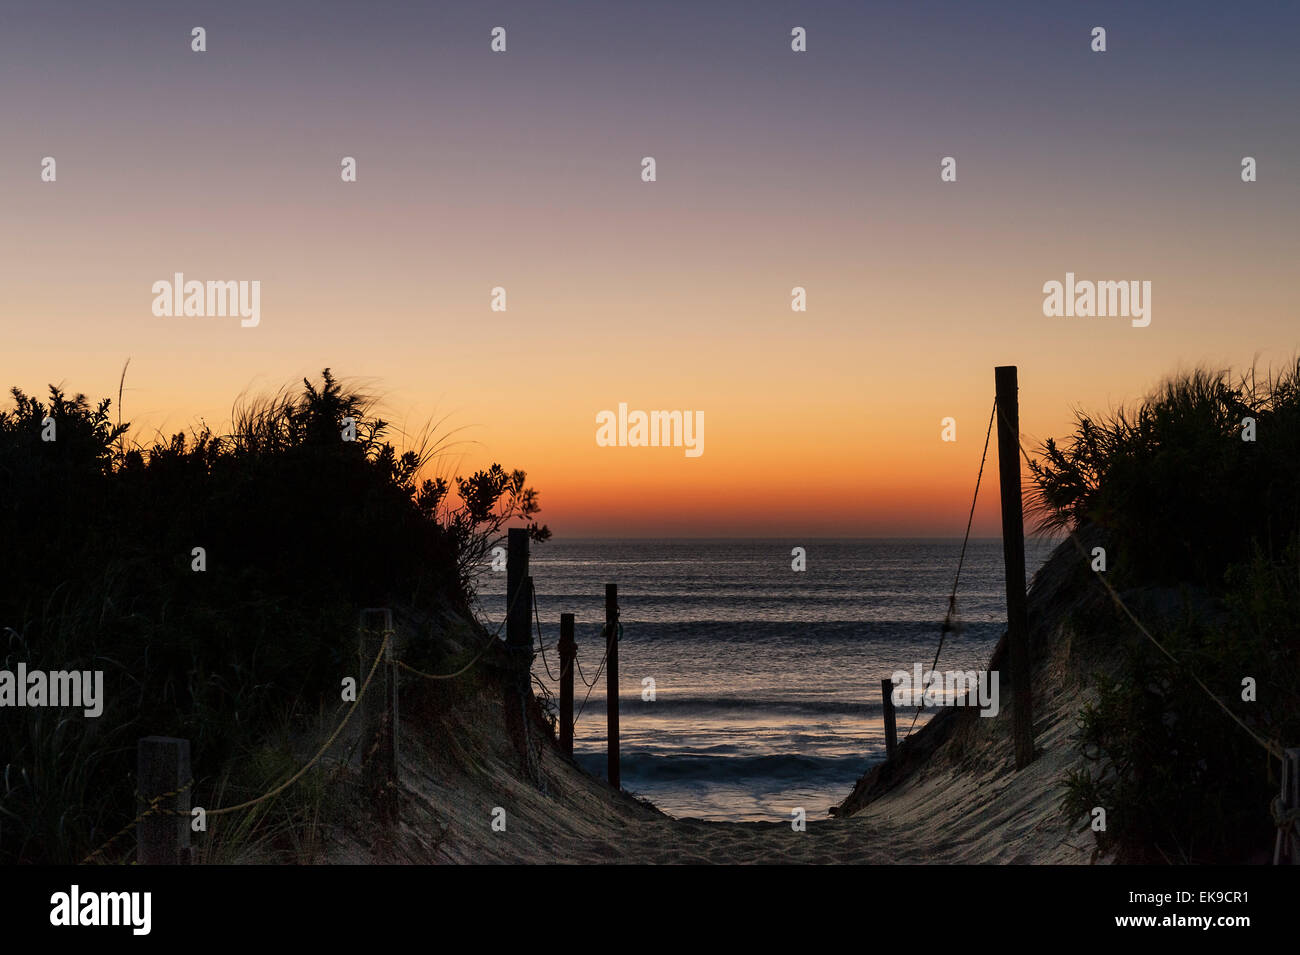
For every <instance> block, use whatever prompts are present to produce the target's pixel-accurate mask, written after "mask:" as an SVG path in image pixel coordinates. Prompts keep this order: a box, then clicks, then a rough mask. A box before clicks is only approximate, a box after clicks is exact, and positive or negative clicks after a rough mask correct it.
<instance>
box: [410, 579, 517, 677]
mask: <svg viewBox="0 0 1300 955" xmlns="http://www.w3.org/2000/svg"><path fill="white" fill-rule="evenodd" d="M522 590H523V588H522V587H520V588H519V589H518V590H516V591H515V595H514V596H513V597H511V598H510V606H509V607H507V608H506V615H505V617H504V618H503V619H502V621H501V623H500V624H498V625H497V629H496V632H495V633H493V634H492V635H491V636H489V637H488V639H487V642H485V643H484V644H483V646H482V647H480V648H479V651H478V653H476V654H474V658H473V659H472V660H470V661H469V663H466V664H465V665H464V666H463V667H461V668H460V669H459V670H457V671H456V672H455V673H425V672H424V671H423V670H417V669H416V668H415V667H413V666H411V665H410V664H408V663H404V662H403V661H401V660H398V661H397V665H398V666H399V667H400V668H401V669H403V670H405V671H407V672H408V673H414V674H415V675H416V676H422V677H424V678H425V679H426V680H454V679H456V677H458V676H460V675H462V674H463V673H465V672H467V671H468V670H469V668H470V667H472V666H473V665H474V664H476V663H478V661H479V660H481V659H482V658H483V654H485V653H487V652H488V650H489V648H491V646H492V644H494V643H496V642H497V639H498V638H499V637H500V636H501V628H502V627H504V626H505V625H506V621H507V620H509V619H510V611H511V610H514V609H515V601H517V600H518V599H519V594H520V592H521V591H522ZM534 600H536V595H534Z"/></svg>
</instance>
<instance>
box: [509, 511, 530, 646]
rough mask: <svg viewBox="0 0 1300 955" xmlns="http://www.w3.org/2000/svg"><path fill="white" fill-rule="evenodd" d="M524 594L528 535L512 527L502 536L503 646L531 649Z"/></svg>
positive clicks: (528, 607) (528, 618) (525, 589)
mask: <svg viewBox="0 0 1300 955" xmlns="http://www.w3.org/2000/svg"><path fill="white" fill-rule="evenodd" d="M531 598H532V594H531V593H529V592H528V531H527V530H526V529H525V528H522V527H512V528H510V530H509V532H508V533H507V535H506V643H507V644H508V645H509V646H510V647H511V648H512V649H519V648H521V647H529V648H531V647H532V645H533V628H532V625H531V620H532V616H533V608H532V607H530V606H529V602H530V600H531Z"/></svg>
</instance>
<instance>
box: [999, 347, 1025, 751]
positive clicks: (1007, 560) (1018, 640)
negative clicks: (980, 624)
mask: <svg viewBox="0 0 1300 955" xmlns="http://www.w3.org/2000/svg"><path fill="white" fill-rule="evenodd" d="M994 381H995V385H996V390H997V412H998V414H997V417H998V475H999V477H1000V479H1001V481H1000V483H1001V487H1002V559H1003V563H1004V565H1005V567H1006V581H1007V650H1008V657H1009V662H1010V666H1011V688H1012V712H1011V717H1012V726H1011V733H1012V738H1013V739H1014V740H1015V748H1016V769H1023V768H1024V767H1025V766H1027V765H1029V763H1031V762H1033V759H1034V713H1033V688H1032V687H1031V686H1030V671H1029V617H1028V613H1027V610H1026V604H1025V514H1024V503H1023V501H1022V500H1021V495H1020V397H1019V385H1018V383H1017V381H1016V366H1015V365H999V366H998V367H997V368H996V369H995V371H994Z"/></svg>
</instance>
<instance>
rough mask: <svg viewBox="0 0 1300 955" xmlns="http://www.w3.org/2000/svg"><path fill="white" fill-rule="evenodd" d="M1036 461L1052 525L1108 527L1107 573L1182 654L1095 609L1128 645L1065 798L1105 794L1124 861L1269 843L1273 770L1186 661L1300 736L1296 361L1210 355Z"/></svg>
mask: <svg viewBox="0 0 1300 955" xmlns="http://www.w3.org/2000/svg"><path fill="white" fill-rule="evenodd" d="M1246 418H1253V419H1254V422H1255V440H1254V441H1246V440H1243V427H1244V426H1243V420H1244V419H1246ZM1031 473H1032V475H1033V478H1034V482H1035V485H1036V489H1035V493H1036V500H1035V502H1034V505H1035V507H1034V509H1035V510H1036V511H1037V513H1038V515H1039V518H1040V524H1041V526H1042V527H1044V528H1047V529H1052V528H1068V529H1074V530H1078V529H1084V528H1087V529H1088V531H1089V533H1091V534H1096V535H1099V538H1100V539H1101V540H1103V541H1104V543H1105V546H1106V551H1107V558H1108V564H1109V570H1108V571H1107V576H1108V578H1109V579H1110V581H1111V583H1112V585H1114V586H1115V587H1116V588H1118V589H1120V590H1121V592H1122V595H1123V597H1124V599H1125V601H1126V602H1135V603H1136V604H1137V605H1139V606H1147V607H1149V608H1151V610H1152V614H1153V618H1152V619H1149V620H1147V621H1146V622H1147V623H1148V627H1149V628H1151V625H1152V624H1153V622H1154V620H1155V619H1156V612H1157V610H1159V609H1160V608H1162V607H1163V608H1164V612H1163V613H1160V614H1159V618H1160V619H1161V620H1162V623H1161V625H1160V626H1158V627H1157V628H1155V629H1154V631H1153V632H1154V635H1155V636H1156V637H1157V639H1159V640H1160V641H1161V643H1162V645H1164V646H1165V647H1166V649H1168V650H1169V651H1170V652H1171V653H1172V654H1173V656H1174V657H1175V658H1176V659H1177V660H1178V661H1179V662H1178V663H1177V664H1174V663H1172V662H1170V660H1169V659H1168V658H1167V657H1165V656H1164V655H1163V654H1161V653H1160V652H1159V651H1158V650H1157V649H1156V648H1155V647H1153V646H1151V644H1150V643H1149V642H1148V641H1147V640H1146V639H1145V638H1144V637H1142V636H1141V635H1140V634H1139V633H1138V632H1137V631H1136V630H1135V629H1134V628H1133V626H1132V624H1131V623H1129V622H1128V621H1127V620H1126V619H1124V618H1122V617H1120V616H1119V615H1118V614H1115V615H1114V616H1112V617H1110V618H1109V619H1105V620H1096V621H1094V622H1093V624H1094V625H1093V627H1092V630H1093V637H1094V639H1095V640H1096V641H1097V642H1098V643H1099V644H1100V646H1101V648H1102V649H1103V651H1104V653H1106V654H1108V655H1109V656H1110V657H1111V658H1112V659H1114V660H1116V661H1119V662H1118V665H1117V666H1116V670H1115V672H1113V673H1109V674H1098V675H1097V678H1096V684H1097V687H1098V689H1099V691H1100V696H1099V699H1098V701H1097V703H1096V704H1095V705H1093V706H1089V707H1087V708H1086V709H1085V710H1084V712H1083V713H1082V716H1081V720H1080V730H1079V734H1078V737H1077V738H1078V740H1079V742H1080V745H1081V746H1082V748H1083V752H1084V753H1085V754H1086V755H1087V756H1088V757H1089V758H1090V759H1091V760H1092V761H1093V762H1094V764H1095V765H1094V767H1093V768H1092V769H1091V770H1085V771H1080V772H1076V773H1074V774H1072V775H1071V777H1070V778H1069V780H1068V781H1067V782H1068V795H1067V798H1066V800H1065V804H1064V806H1063V808H1064V811H1065V812H1066V813H1067V815H1069V816H1070V817H1071V818H1074V819H1085V820H1086V819H1088V818H1089V817H1090V812H1091V810H1092V808H1093V807H1094V806H1104V807H1105V808H1106V809H1107V816H1108V828H1107V831H1106V832H1103V833H1098V834H1097V837H1098V842H1099V844H1100V845H1101V846H1102V848H1104V849H1107V850H1110V849H1114V850H1116V851H1118V853H1119V858H1121V859H1124V860H1130V861H1240V860H1241V859H1243V858H1245V857H1247V856H1248V854H1249V852H1250V851H1251V850H1253V849H1261V848H1264V847H1266V846H1267V845H1269V844H1270V841H1271V835H1272V831H1273V827H1272V823H1271V819H1270V815H1269V800H1270V799H1271V797H1272V796H1273V795H1275V793H1276V788H1277V783H1276V777H1273V778H1270V774H1269V773H1268V772H1265V771H1264V770H1265V766H1266V758H1265V756H1264V752H1263V750H1262V749H1261V748H1260V747H1259V746H1258V745H1257V743H1255V742H1252V741H1251V739H1250V736H1248V735H1247V734H1246V733H1245V732H1243V730H1242V729H1241V727H1239V726H1237V725H1236V724H1234V723H1233V722H1232V720H1230V719H1229V718H1228V717H1227V716H1226V715H1225V714H1224V713H1223V712H1222V710H1221V709H1220V708H1219V707H1218V706H1217V705H1215V703H1214V702H1213V701H1212V700H1210V699H1209V698H1208V697H1207V696H1206V695H1205V693H1204V692H1203V691H1202V690H1201V689H1200V688H1199V687H1197V686H1196V685H1195V683H1194V682H1193V681H1192V679H1191V677H1190V674H1195V675H1197V676H1198V677H1199V678H1200V679H1201V680H1202V681H1203V682H1204V683H1205V684H1206V685H1207V686H1208V687H1209V688H1210V690H1211V691H1212V692H1213V693H1214V694H1215V695H1216V696H1217V697H1218V698H1219V699H1220V700H1222V701H1223V702H1224V703H1225V704H1226V705H1227V706H1228V707H1229V708H1230V709H1231V710H1232V712H1233V713H1234V714H1236V715H1237V716H1238V717H1239V718H1240V719H1242V720H1243V721H1244V722H1245V723H1246V724H1247V725H1248V726H1250V727H1252V729H1253V730H1254V732H1255V733H1256V734H1257V735H1259V736H1262V737H1264V738H1266V739H1273V740H1281V741H1282V742H1283V745H1295V740H1297V739H1300V688H1298V687H1297V685H1296V679H1295V678H1296V675H1297V674H1298V673H1300V574H1298V573H1297V571H1298V569H1300V363H1297V364H1295V365H1292V366H1290V367H1288V368H1286V369H1284V370H1283V371H1281V372H1279V373H1276V374H1269V375H1267V376H1265V377H1264V378H1262V379H1261V378H1258V377H1257V376H1256V374H1255V372H1254V371H1253V370H1252V371H1251V372H1249V373H1247V374H1244V375H1241V376H1239V377H1238V378H1236V379H1235V380H1234V379H1232V378H1231V377H1230V376H1229V374H1228V373H1226V372H1209V371H1205V370H1197V371H1193V372H1190V373H1188V374H1185V375H1181V376H1178V377H1176V378H1173V379H1171V380H1169V381H1167V382H1165V383H1164V384H1163V385H1162V386H1161V387H1160V388H1159V389H1158V390H1157V391H1156V392H1155V393H1154V394H1153V395H1152V396H1151V397H1149V398H1148V399H1146V400H1145V401H1143V402H1141V403H1140V404H1139V405H1138V406H1137V407H1136V408H1132V409H1120V410H1119V411H1116V412H1113V413H1112V414H1110V415H1107V416H1102V417H1094V416H1089V415H1086V414H1082V413H1080V414H1079V415H1078V416H1077V427H1076V430H1075V433H1074V434H1073V435H1072V436H1071V438H1070V439H1068V440H1067V441H1066V442H1065V444H1064V445H1058V444H1057V443H1056V442H1055V441H1053V440H1050V439H1049V440H1048V441H1047V442H1046V443H1045V444H1044V445H1043V447H1042V448H1041V450H1040V455H1039V457H1038V460H1037V461H1036V462H1034V463H1033V464H1032V465H1031ZM1080 560H1081V561H1082V558H1080ZM1171 598H1173V599H1172V600H1171ZM1171 602H1173V603H1177V604H1179V609H1177V610H1176V611H1174V612H1172V613H1171V612H1169V605H1170V603H1171ZM1138 615H1139V617H1142V616H1143V613H1142V612H1140V611H1139V614H1138ZM1246 677H1250V678H1252V679H1254V680H1255V681H1256V683H1257V688H1256V694H1257V696H1256V701H1255V702H1246V701H1243V699H1242V689H1243V687H1242V681H1243V679H1244V678H1246Z"/></svg>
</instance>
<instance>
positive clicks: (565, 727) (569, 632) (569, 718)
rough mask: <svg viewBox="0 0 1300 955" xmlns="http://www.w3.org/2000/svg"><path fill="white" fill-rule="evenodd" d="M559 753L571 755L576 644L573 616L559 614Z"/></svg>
mask: <svg viewBox="0 0 1300 955" xmlns="http://www.w3.org/2000/svg"><path fill="white" fill-rule="evenodd" d="M559 650H560V751H561V752H562V753H564V755H565V756H572V755H573V664H574V661H575V660H576V659H577V657H578V643H577V641H576V640H574V638H573V614H571V613H562V614H560V644H559Z"/></svg>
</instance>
